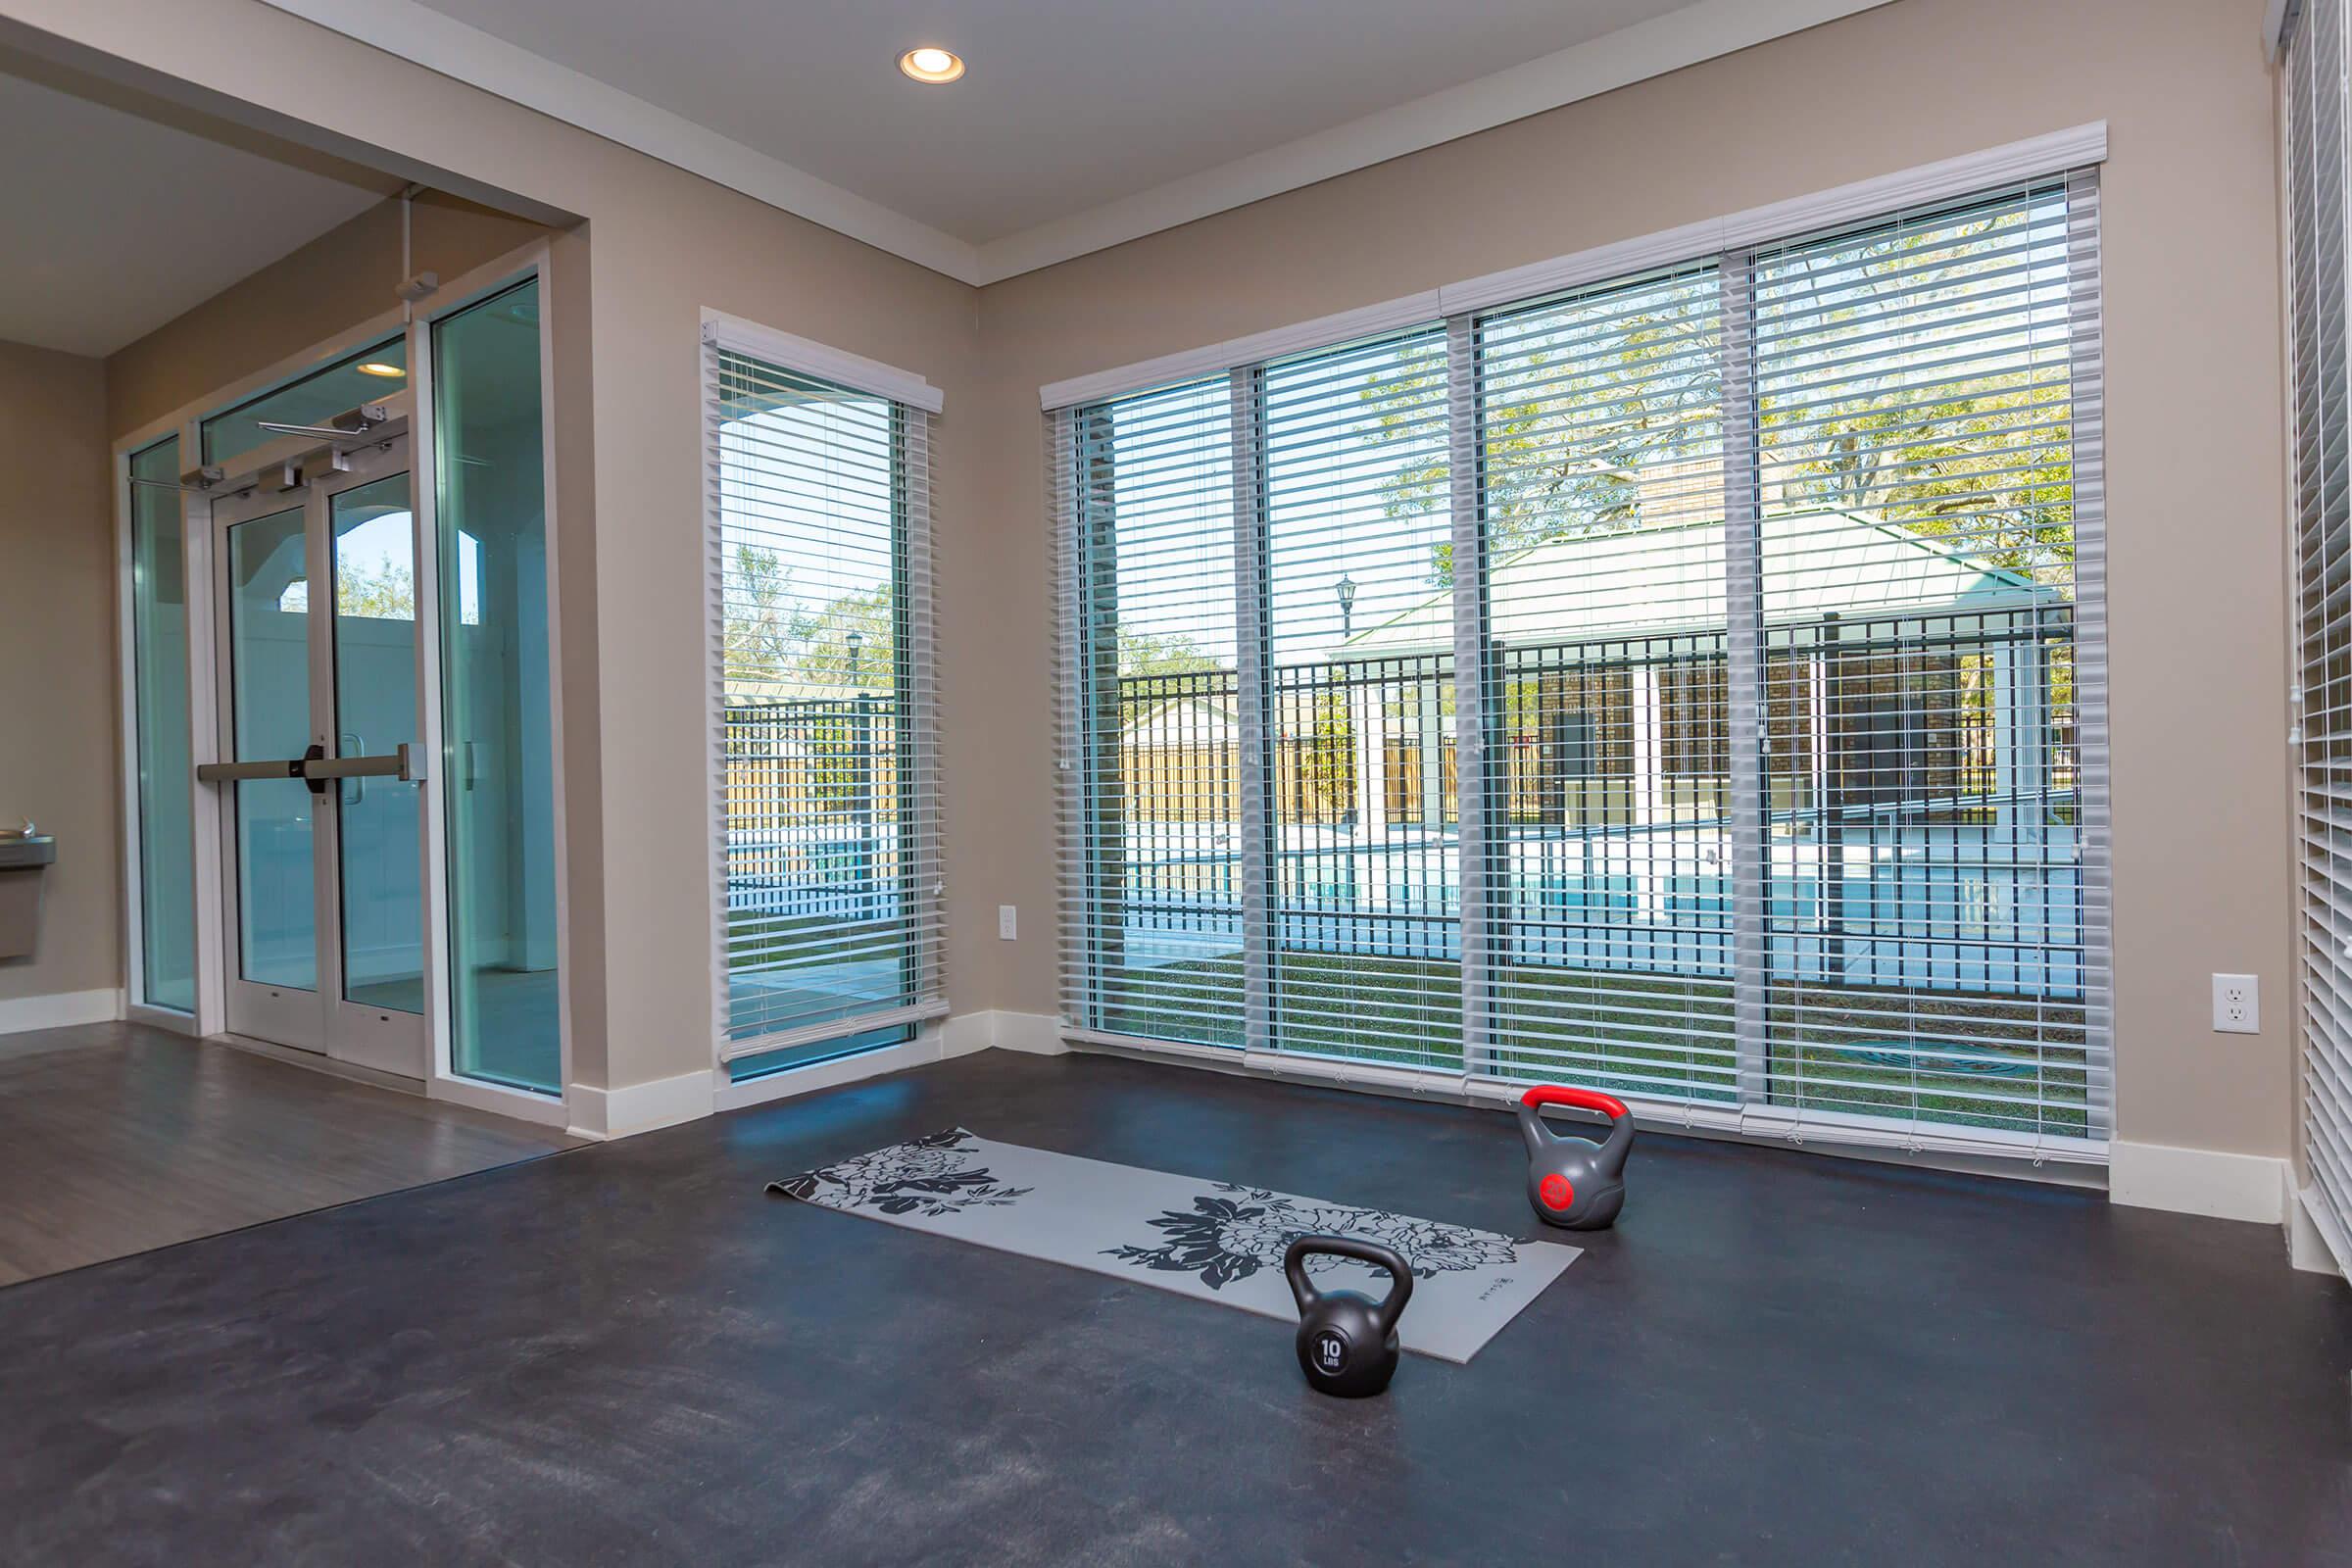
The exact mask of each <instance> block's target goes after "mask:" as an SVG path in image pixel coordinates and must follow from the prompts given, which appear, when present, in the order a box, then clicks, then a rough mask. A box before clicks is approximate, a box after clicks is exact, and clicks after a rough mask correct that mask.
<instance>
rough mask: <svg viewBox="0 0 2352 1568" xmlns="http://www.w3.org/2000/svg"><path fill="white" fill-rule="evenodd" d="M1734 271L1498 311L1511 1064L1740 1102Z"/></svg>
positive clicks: (1503, 1061) (1494, 566) (1492, 339)
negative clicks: (1729, 343)
mask: <svg viewBox="0 0 2352 1568" xmlns="http://www.w3.org/2000/svg"><path fill="white" fill-rule="evenodd" d="M1720 309H1721V305H1720V300H1719V291H1718V286H1717V278H1716V269H1715V266H1714V264H1713V263H1712V262H1711V261H1710V262H1707V263H1703V264H1700V265H1696V266H1692V267H1689V268H1684V269H1679V270H1670V271H1666V272H1663V273H1659V274H1656V275H1653V276H1648V277H1642V278H1638V279H1633V280H1629V281H1625V282H1617V283H1610V284H1606V285H1602V286H1598V287H1593V288H1589V289H1584V290H1580V291H1578V292H1577V293H1575V294H1573V295H1570V296H1567V297H1565V298H1560V299H1552V300H1546V301H1543V302H1541V303H1538V304H1535V305H1530V306H1521V307H1518V308H1515V309H1512V310H1508V311H1501V312H1495V313H1493V314H1491V315H1488V316H1486V317H1483V318H1481V319H1479V320H1478V322H1477V353H1478V368H1477V376H1478V387H1479V393H1480V399H1479V403H1480V409H1481V416H1480V425H1479V437H1480V441H1481V444H1482V447H1483V453H1484V458H1485V472H1486V552H1487V558H1488V561H1487V582H1486V594H1487V612H1486V616H1487V624H1488V628H1489V633H1490V636H1491V639H1492V641H1491V652H1490V657H1491V659H1492V661H1493V671H1492V676H1491V678H1492V681H1493V687H1492V690H1491V693H1490V695H1489V697H1488V704H1489V709H1490V714H1489V733H1490V734H1491V736H1492V737H1493V746H1494V752H1495V765H1494V772H1495V792H1494V796H1493V799H1492V801H1491V803H1490V808H1489V817H1488V827H1487V832H1488V840H1489V847H1488V854H1487V855H1486V857H1485V859H1484V875H1485V878H1486V881H1487V890H1488V892H1487V905H1488V907H1489V908H1490V909H1491V910H1493V913H1494V919H1495V928H1494V934H1493V946H1492V953H1493V961H1494V965H1495V975H1494V993H1493V995H1494V1005H1495V1024H1494V1034H1493V1044H1494V1050H1495V1060H1494V1062H1493V1064H1492V1065H1493V1070H1494V1071H1495V1072H1496V1073H1498V1074H1500V1075H1502V1076H1507V1077H1521V1078H1525V1077H1542V1078H1567V1079H1572V1080H1574V1081H1576V1082H1579V1083H1584V1084H1590V1085H1592V1086H1593V1087H1596V1088H1601V1089H1607V1090H1610V1091H1612V1092H1615V1093H1619V1094H1631V1095H1651V1096H1656V1097H1660V1098H1671V1099H1678V1100H1680V1099H1697V1100H1719V1101H1731V1100H1734V1099H1736V1098H1737V1087H1738V1086H1737V1069H1738V1060H1737V1055H1738V1054H1737V1049H1736V1044H1735V1039H1734V1030H1733V1016H1732V1011H1733V954H1732V929H1731V927H1732V907H1731V885H1732V864H1731V856H1732V843H1731V748H1730V744H1729V739H1730V732H1729V729H1728V727H1727V726H1728V721H1729V707H1728V702H1727V696H1726V688H1725V660H1726V652H1727V644H1726V637H1725V628H1726V611H1725V602H1724V581H1725V555H1724V524H1723V438H1722V417H1721V395H1722V388H1721V379H1722V377H1721V370H1720V365H1719V360H1720V355H1719V346H1720V345H1719V331H1718V316H1719V314H1720Z"/></svg>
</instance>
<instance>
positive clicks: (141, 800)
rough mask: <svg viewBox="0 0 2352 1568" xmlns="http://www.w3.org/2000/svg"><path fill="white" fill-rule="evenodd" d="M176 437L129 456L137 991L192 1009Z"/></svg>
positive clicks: (190, 844) (184, 629) (190, 817)
mask: <svg viewBox="0 0 2352 1568" xmlns="http://www.w3.org/2000/svg"><path fill="white" fill-rule="evenodd" d="M180 517H181V515H180V492H179V440H178V438H177V437H173V438H172V439H170V440H166V441H159V442H157V443H156V444H155V445H154V446H151V447H149V448H147V449H146V450H145V451H143V452H139V453H137V454H135V455H133V456H132V458H131V460H130V570H131V578H130V624H131V652H132V658H133V661H134V676H133V680H134V692H133V697H134V703H135V708H136V712H137V736H136V739H137V743H138V760H139V776H138V781H137V790H138V799H137V802H136V806H137V810H138V819H137V824H136V832H135V841H136V843H137V845H138V865H139V935H140V943H139V963H140V966H141V974H140V978H141V981H142V982H143V983H142V985H141V987H140V995H141V999H142V1000H143V1001H145V1002H146V1004H147V1005H149V1006H153V1007H176V1008H178V1009H179V1010H180V1011H182V1012H193V1011H195V1010H196V925H195V920H196V912H195V910H196V904H195V899H196V896H195V887H194V878H195V868H196V842H195V838H196V830H195V820H194V808H193V806H192V804H191V802H190V800H189V796H188V770H189V768H190V766H191V765H192V762H191V758H192V753H191V751H190V748H189V739H188V592H187V571H186V564H185V560H184V558H183V557H182V555H181V552H180V534H181V520H180Z"/></svg>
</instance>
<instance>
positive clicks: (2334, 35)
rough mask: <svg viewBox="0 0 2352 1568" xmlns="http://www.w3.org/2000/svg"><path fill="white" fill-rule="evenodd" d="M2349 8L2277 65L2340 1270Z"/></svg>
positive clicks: (2307, 746)
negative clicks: (2281, 89)
mask: <svg viewBox="0 0 2352 1568" xmlns="http://www.w3.org/2000/svg"><path fill="white" fill-rule="evenodd" d="M2346 64H2347V63H2346V59H2345V9H2344V3H2343V0H2309V3H2307V4H2305V5H2304V6H2303V7H2302V8H2301V10H2300V14H2299V15H2298V16H2296V18H2295V19H2294V21H2293V23H2292V31H2291V33H2290V35H2289V43H2288V48H2287V54H2286V61H2285V72H2284V76H2285V92H2286V97H2287V104H2286V117H2285V135H2286V146H2285V148H2284V157H2283V160H2282V161H2283V164H2284V167H2285V172H2286V204H2287V210H2286V220H2287V246H2288V290H2289V310H2288V316H2287V330H2288V352H2289V369H2290V372H2291V376H2292V387H2293V396H2294V443H2293V449H2292V460H2293V461H2292V470H2291V475H2290V477H2291V481H2292V484H2293V512H2292V518H2293V525H2292V526H2293V542H2294V555H2293V568H2292V569H2293V573H2294V586H2295V706H2296V711H2295V731H2294V741H2295V744H2296V749H2297V778H2296V783H2297V790H2296V798H2297V803H2298V809H2297V826H2298V829H2299V831H2298V838H2299V840H2300V847H2301V854H2300V857H2299V862H2300V882H2301V895H2302V897H2301V907H2302V918H2301V921H2300V922H2299V924H2300V928H2301V933H2302V944H2301V946H2302V955H2303V962H2302V984H2301V986H2300V987H2299V988H2298V989H2299V991H2300V993H2301V1002H2302V1026H2303V1056H2304V1059H2303V1152H2304V1162H2305V1164H2306V1166H2307V1168H2308V1173H2309V1185H2308V1186H2307V1187H2306V1188H2305V1191H2304V1195H2303V1196H2304V1204H2305V1209H2306V1211H2307V1212H2308V1213H2310V1214H2311V1216H2312V1217H2313V1219H2314V1221H2315V1222H2316V1223H2317V1224H2318V1226H2319V1228H2320V1230H2321V1231H2322V1233H2323V1234H2324V1235H2326V1237H2327V1242H2328V1244H2329V1246H2330V1247H2331V1248H2332V1249H2333V1250H2334V1252H2335V1255H2336V1259H2337V1261H2338V1263H2339V1265H2342V1266H2344V1267H2346V1268H2352V805H2348V803H2352V492H2348V491H2347V484H2348V483H2352V476H2348V475H2347V472H2346V462H2347V459H2346V445H2347V432H2348V429H2352V425H2348V423H2347V418H2346V397H2347V389H2346V380H2345V355H2346V343H2345V284H2346V278H2345V268H2344V253H2345V244H2346V237H2345V225H2346V221H2347V215H2346V211H2345V184H2346V180H2345V161H2346V156H2347V144H2346V133H2345V125H2346V121H2345V92H2344V79H2345V71H2346Z"/></svg>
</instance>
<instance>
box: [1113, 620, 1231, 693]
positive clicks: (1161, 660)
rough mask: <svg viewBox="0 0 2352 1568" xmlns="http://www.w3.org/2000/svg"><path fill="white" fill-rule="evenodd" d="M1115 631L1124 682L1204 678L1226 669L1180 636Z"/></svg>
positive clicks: (1172, 633) (1118, 627) (1176, 634)
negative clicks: (1148, 678)
mask: <svg viewBox="0 0 2352 1568" xmlns="http://www.w3.org/2000/svg"><path fill="white" fill-rule="evenodd" d="M1112 631H1113V633H1114V634H1115V635H1116V637H1117V639H1118V654H1119V678H1120V679H1121V680H1133V679H1138V678H1141V677H1145V676H1151V675H1204V674H1207V673H1208V672H1209V671H1211V670H1216V669H1222V668H1223V667H1224V666H1223V665H1222V664H1220V663H1218V662H1217V661H1216V660H1214V659H1212V658H1211V657H1209V656H1208V655H1207V654H1204V653H1202V652H1201V648H1200V645H1199V644H1197V643H1195V642H1194V641H1193V640H1192V639H1191V638H1190V637H1187V636H1185V635H1183V634H1182V633H1181V632H1167V633H1162V634H1157V635H1154V634H1152V633H1151V632H1140V631H1129V630H1128V629H1127V628H1126V627H1124V626H1115V627H1113V628H1112Z"/></svg>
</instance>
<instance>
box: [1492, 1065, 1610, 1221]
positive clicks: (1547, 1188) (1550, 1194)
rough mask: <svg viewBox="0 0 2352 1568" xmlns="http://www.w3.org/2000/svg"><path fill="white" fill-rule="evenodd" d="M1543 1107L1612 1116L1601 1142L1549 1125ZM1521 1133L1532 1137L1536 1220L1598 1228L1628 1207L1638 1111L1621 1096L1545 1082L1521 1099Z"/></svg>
mask: <svg viewBox="0 0 2352 1568" xmlns="http://www.w3.org/2000/svg"><path fill="white" fill-rule="evenodd" d="M1540 1105H1574V1106H1576V1107H1577V1108H1578V1109H1580V1110H1596V1111H1598V1112H1600V1113H1601V1114H1602V1115H1604V1116H1606V1117H1608V1118H1609V1131H1608V1136H1607V1138H1606V1139H1604V1140H1603V1141H1602V1142H1600V1143H1597V1144H1595V1143H1591V1142H1589V1141H1587V1140H1585V1139H1582V1138H1562V1137H1560V1136H1559V1135H1558V1134H1556V1133H1554V1132H1553V1131H1552V1130H1551V1129H1550V1128H1548V1127H1546V1126H1544V1116H1543V1113H1542V1112H1541V1111H1540V1110H1538V1109H1537V1107H1538V1106H1540ZM1519 1133H1520V1136H1521V1137H1523V1138H1525V1139H1526V1140H1527V1201H1528V1202H1529V1203H1530V1204H1532V1205H1533V1206H1534V1208H1535V1211H1536V1218H1538V1219H1540V1220H1542V1221H1543V1222H1544V1224H1546V1225H1557V1226H1559V1227H1560V1228H1561V1229H1562V1230H1570V1231H1597V1230H1602V1229H1605V1228H1606V1227H1608V1226H1609V1225H1612V1224H1614V1223H1615V1222H1616V1219H1617V1211H1618V1210H1619V1209H1621V1208H1623V1207H1624V1206H1625V1156H1626V1155H1628V1154H1630V1153H1632V1152H1634V1113H1633V1112H1632V1111H1630V1110H1628V1109H1626V1108H1625V1102H1624V1101H1622V1100H1619V1099H1618V1098H1617V1097H1616V1096H1615V1095H1604V1094H1601V1093H1599V1092H1598V1091H1596V1090H1592V1089H1570V1088H1569V1087H1567V1086H1566V1085H1565V1084H1544V1085H1542V1086H1540V1087H1538V1088H1535V1089H1530V1090H1529V1091H1528V1092H1527V1093H1526V1094H1524V1095H1522V1096H1520V1097H1519Z"/></svg>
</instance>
